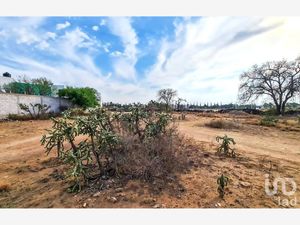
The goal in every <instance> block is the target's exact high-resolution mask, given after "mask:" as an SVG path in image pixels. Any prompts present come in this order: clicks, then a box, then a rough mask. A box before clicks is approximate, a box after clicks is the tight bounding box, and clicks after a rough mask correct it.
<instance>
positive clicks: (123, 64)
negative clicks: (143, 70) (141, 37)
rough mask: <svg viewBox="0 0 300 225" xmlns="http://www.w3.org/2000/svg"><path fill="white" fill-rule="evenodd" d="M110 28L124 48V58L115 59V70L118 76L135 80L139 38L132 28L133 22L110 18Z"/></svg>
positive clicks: (121, 18)
mask: <svg viewBox="0 0 300 225" xmlns="http://www.w3.org/2000/svg"><path fill="white" fill-rule="evenodd" d="M107 24H108V27H109V29H110V31H111V33H112V34H114V35H116V36H118V37H119V38H120V39H121V41H122V43H123V46H124V49H125V50H124V52H123V53H122V57H118V58H116V59H115V63H114V68H115V72H116V75H119V76H121V77H123V78H126V79H135V77H136V71H135V64H136V62H137V48H136V45H137V44H138V37H137V35H136V33H135V30H134V29H133V27H132V26H131V20H130V18H128V17H111V18H109V20H108V22H107Z"/></svg>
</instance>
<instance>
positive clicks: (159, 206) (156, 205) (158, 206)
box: [153, 204, 162, 209]
mask: <svg viewBox="0 0 300 225" xmlns="http://www.w3.org/2000/svg"><path fill="white" fill-rule="evenodd" d="M153 208H155V209H158V208H162V205H161V204H155V205H154V206H153Z"/></svg>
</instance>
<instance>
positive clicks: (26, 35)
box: [0, 17, 300, 103]
mask: <svg viewBox="0 0 300 225" xmlns="http://www.w3.org/2000/svg"><path fill="white" fill-rule="evenodd" d="M299 40H300V17H0V52H1V54H0V73H1V74H2V73H4V72H9V73H11V74H12V77H13V78H17V77H18V76H22V75H26V76H28V77H30V78H36V77H47V78H48V79H50V80H52V81H53V83H55V84H63V85H67V86H76V87H85V86H88V87H93V88H95V89H97V90H98V91H99V92H100V93H101V95H102V99H103V101H104V102H108V101H113V102H119V103H129V102H142V103H145V102H148V101H150V100H151V99H156V98H157V95H156V93H157V91H158V90H159V89H161V88H173V89H176V90H177V91H178V96H180V97H181V98H184V99H186V100H188V101H189V102H199V103H206V102H216V103H220V102H222V103H231V102H232V103H235V102H237V95H238V87H239V76H240V74H241V73H242V72H243V71H247V70H248V69H249V68H250V67H251V66H252V65H254V64H260V63H263V62H265V61H270V60H280V59H283V58H285V59H288V60H293V59H295V58H296V57H297V56H299V55H300V42H299Z"/></svg>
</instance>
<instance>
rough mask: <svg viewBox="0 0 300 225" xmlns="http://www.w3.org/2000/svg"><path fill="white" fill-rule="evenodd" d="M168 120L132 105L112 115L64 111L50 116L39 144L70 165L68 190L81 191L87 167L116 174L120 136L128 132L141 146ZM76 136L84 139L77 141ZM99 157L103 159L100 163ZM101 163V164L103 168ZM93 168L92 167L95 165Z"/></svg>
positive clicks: (163, 129) (162, 129) (166, 116)
mask: <svg viewBox="0 0 300 225" xmlns="http://www.w3.org/2000/svg"><path fill="white" fill-rule="evenodd" d="M170 121H171V116H170V114H168V113H154V114H151V113H149V112H147V111H146V110H145V109H144V108H142V107H140V106H134V107H132V109H131V110H130V112H129V113H123V114H112V113H109V112H108V111H106V110H104V109H103V108H96V109H93V110H90V111H89V113H88V114H87V116H75V117H74V116H72V112H71V111H66V112H64V114H63V117H62V118H58V119H54V118H52V122H53V124H52V129H50V130H47V131H48V134H47V135H43V137H42V138H41V144H42V145H44V146H45V149H46V153H47V154H49V153H50V152H51V151H52V150H53V149H57V156H58V158H59V159H61V160H62V161H63V162H64V163H66V164H68V165H69V166H70V170H69V171H68V173H67V175H68V176H69V177H71V178H72V180H73V183H74V184H73V185H72V186H71V187H70V188H69V191H71V192H78V191H80V190H81V187H82V185H81V183H82V180H83V181H84V182H86V181H87V180H88V179H89V175H90V174H91V173H90V171H89V170H90V169H91V168H93V167H95V165H97V167H98V171H99V175H101V174H104V173H106V172H107V171H108V170H113V171H114V172H117V173H118V167H117V164H116V163H115V162H116V160H115V159H116V157H120V156H117V154H118V152H119V150H120V149H122V146H121V145H122V141H121V138H122V135H123V134H124V133H125V134H126V135H127V134H128V135H131V136H132V137H134V138H138V140H139V141H140V142H141V144H143V145H147V141H148V140H150V139H151V140H153V138H156V137H158V136H160V135H162V134H164V133H165V132H166V128H167V126H168V124H169V123H170ZM79 136H81V137H85V138H86V139H85V140H83V141H80V142H79V140H78V139H80V138H79ZM101 159H103V160H106V161H105V162H104V163H102V161H101ZM104 164H105V167H104ZM95 168H96V167H95Z"/></svg>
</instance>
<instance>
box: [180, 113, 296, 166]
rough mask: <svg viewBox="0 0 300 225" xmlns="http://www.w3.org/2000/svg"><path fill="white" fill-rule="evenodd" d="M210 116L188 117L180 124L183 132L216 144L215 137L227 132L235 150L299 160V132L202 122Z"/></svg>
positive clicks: (199, 139) (196, 138)
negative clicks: (226, 127)
mask: <svg viewBox="0 0 300 225" xmlns="http://www.w3.org/2000/svg"><path fill="white" fill-rule="evenodd" d="M208 120H210V118H203V117H189V119H188V121H183V122H180V123H179V130H180V132H181V133H182V134H184V135H186V136H188V137H192V138H194V139H195V140H198V141H205V142H212V143H216V136H218V135H219V136H223V135H224V134H227V135H228V136H230V137H233V138H234V140H235V141H236V143H237V144H236V146H235V147H236V149H237V151H240V152H243V154H259V155H269V156H270V155H271V156H272V157H275V158H278V159H286V160H291V161H294V162H300V134H299V133H292V132H285V131H281V130H278V129H276V128H269V127H263V126H254V125H247V128H246V129H241V130H234V131H232V130H222V129H214V128H208V127H206V126H204V123H205V122H207V121H208Z"/></svg>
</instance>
